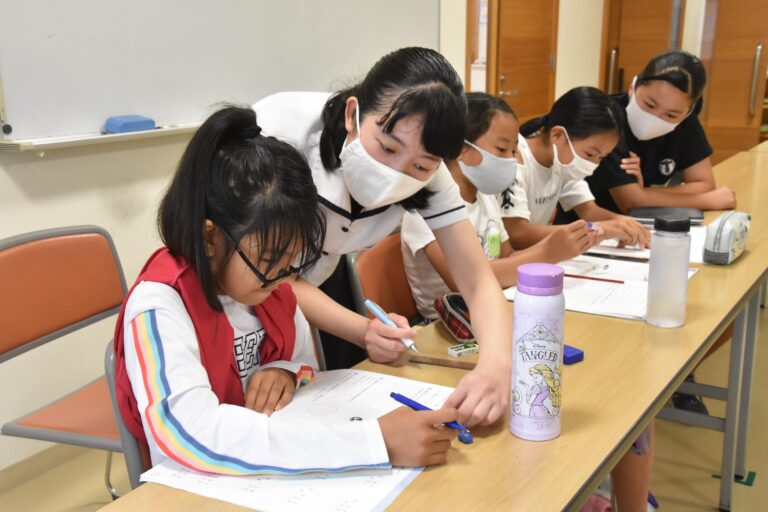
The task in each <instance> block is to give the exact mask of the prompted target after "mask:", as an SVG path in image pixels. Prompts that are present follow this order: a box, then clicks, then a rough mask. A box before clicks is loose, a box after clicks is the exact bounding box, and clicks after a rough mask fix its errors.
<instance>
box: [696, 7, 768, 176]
mask: <svg viewBox="0 0 768 512" xmlns="http://www.w3.org/2000/svg"><path fill="white" fill-rule="evenodd" d="M766 20H768V1H766V0H709V1H708V2H707V9H706V11H705V23H704V33H703V44H702V52H701V57H702V61H704V64H705V66H706V67H707V76H708V84H707V88H706V90H705V92H704V110H703V111H702V114H701V116H700V118H701V120H702V123H703V124H704V128H705V129H706V132H707V137H708V138H709V141H710V143H711V144H712V147H713V148H714V149H715V154H714V155H713V161H714V162H715V163H717V162H720V161H722V160H725V159H726V158H728V157H730V156H732V155H734V154H736V153H738V152H739V151H744V150H747V149H749V148H751V147H753V146H755V145H756V144H758V143H759V142H760V129H761V125H762V124H763V122H764V120H765V114H764V112H765V104H764V102H763V99H764V98H765V95H766V78H765V77H766V74H765V73H766V61H767V60H768V59H766V57H767V54H768V23H766Z"/></svg>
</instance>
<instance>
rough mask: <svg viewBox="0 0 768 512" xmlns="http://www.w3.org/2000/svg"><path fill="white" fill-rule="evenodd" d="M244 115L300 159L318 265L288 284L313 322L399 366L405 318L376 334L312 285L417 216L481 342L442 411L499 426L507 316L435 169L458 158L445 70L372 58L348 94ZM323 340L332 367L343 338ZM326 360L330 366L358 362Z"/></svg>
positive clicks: (414, 57) (462, 102) (456, 96)
mask: <svg viewBox="0 0 768 512" xmlns="http://www.w3.org/2000/svg"><path fill="white" fill-rule="evenodd" d="M253 108H254V110H256V112H257V114H258V116H259V122H260V123H261V124H262V126H263V127H264V132H265V133H267V134H269V135H274V136H275V137H277V138H279V139H282V140H285V141H287V142H290V143H291V144H292V145H293V146H294V147H296V148H298V149H299V150H301V151H302V153H304V155H305V157H306V158H307V161H308V162H309V166H310V168H311V170H312V177H313V180H314V182H315V185H316V186H317V189H318V195H319V200H320V204H321V207H322V210H323V213H324V214H325V219H326V236H325V244H324V246H323V256H322V258H321V260H320V262H319V263H318V266H317V269H316V270H315V271H313V273H312V274H310V275H309V276H308V279H307V280H299V281H298V282H296V283H295V284H294V290H295V292H296V296H297V298H298V300H299V304H300V305H301V308H302V310H303V311H304V312H305V314H306V315H307V318H308V319H309V321H310V322H311V323H312V325H314V326H316V327H318V328H319V329H320V330H322V331H325V332H327V333H329V334H332V335H334V336H336V337H338V338H341V339H343V340H350V341H351V342H352V343H353V344H354V345H357V347H361V348H364V349H365V350H367V352H368V356H369V357H370V358H371V359H372V360H374V361H379V362H388V361H394V360H396V359H398V358H399V357H400V355H401V354H402V352H403V350H404V348H403V344H402V343H401V342H400V341H399V340H397V339H396V338H404V337H412V336H414V335H415V332H414V331H413V330H412V329H411V328H410V327H409V326H408V323H407V320H406V319H405V318H403V317H401V316H399V315H392V318H393V320H394V321H395V322H397V324H398V325H399V326H400V327H399V328H392V327H386V326H385V325H384V324H382V323H381V322H380V321H379V320H373V321H370V320H369V319H368V318H367V317H364V316H362V315H358V314H357V313H355V312H353V311H351V310H350V309H347V308H345V307H343V306H341V305H340V304H339V303H338V302H337V301H335V300H334V299H335V298H336V297H337V296H334V295H332V297H333V298H331V297H329V296H328V295H326V293H324V291H323V290H321V289H318V287H317V286H316V285H318V284H320V283H323V282H324V281H326V279H327V278H328V277H329V276H330V275H331V273H332V272H333V271H334V269H335V267H336V265H337V263H339V261H340V260H341V256H343V255H344V254H347V253H350V252H353V251H359V250H362V249H365V248H368V247H371V246H373V245H375V244H376V243H377V242H379V241H380V240H382V239H383V238H384V237H386V236H387V235H388V234H389V233H390V232H392V230H393V229H395V228H396V227H397V226H398V225H399V224H400V221H401V220H402V217H403V214H404V213H405V211H406V210H411V209H412V210H415V211H418V212H419V214H420V215H421V216H422V217H423V218H424V220H425V221H426V222H427V224H428V225H429V227H430V228H431V229H432V230H433V231H434V233H435V238H436V239H437V242H438V243H439V244H440V246H441V247H443V249H444V251H445V254H446V260H447V262H448V266H449V267H450V269H451V274H452V276H453V278H454V280H455V282H456V286H457V287H458V288H459V290H461V293H462V294H463V295H464V297H465V299H466V301H467V303H468V305H469V307H470V308H472V310H473V311H477V313H476V314H475V316H474V317H473V321H474V327H475V334H476V336H477V338H478V340H479V341H480V343H482V345H483V351H482V353H481V355H480V361H479V363H478V364H477V366H476V367H475V369H474V370H472V371H470V372H469V373H468V374H467V375H466V376H465V377H464V378H463V379H462V380H461V381H460V382H459V383H458V386H457V387H456V391H455V392H454V393H453V394H452V395H451V397H449V399H448V401H447V402H446V404H447V406H449V407H457V408H458V409H459V413H460V421H461V422H462V423H466V424H469V425H472V424H478V423H490V422H493V421H495V420H497V419H498V418H500V417H501V415H502V414H503V412H504V411H505V410H506V408H507V406H508V404H509V384H510V382H509V371H510V366H511V353H512V351H511V340H512V318H511V315H510V312H509V308H508V306H507V304H506V301H505V300H504V296H503V294H502V292H501V288H500V287H499V283H498V282H497V281H496V279H495V277H494V275H493V272H492V271H491V269H490V267H489V265H488V263H487V259H486V258H485V255H484V254H483V252H482V250H481V248H480V246H479V245H478V244H476V243H474V240H475V233H474V229H473V228H472V225H471V224H470V223H469V221H468V220H467V213H466V208H465V206H464V203H463V201H462V200H461V197H460V196H459V192H458V188H457V187H456V184H455V183H454V182H453V180H452V179H451V176H450V173H449V172H448V170H447V169H446V167H445V165H444V163H443V161H444V160H450V159H454V158H456V157H457V156H458V154H459V152H460V151H461V148H462V145H463V142H462V141H463V138H464V116H465V111H466V97H465V95H464V86H463V84H462V83H461V79H460V78H459V76H458V74H457V73H456V71H455V70H454V69H453V67H451V65H450V64H449V63H448V61H447V60H446V59H445V57H443V56H442V55H440V53H438V52H436V51H434V50H430V49H427V48H402V49H400V50H397V51H394V52H392V53H390V54H388V55H385V56H384V57H382V58H381V59H380V60H379V61H378V62H377V63H376V64H374V66H373V67H372V68H371V69H370V71H369V72H368V73H367V74H366V76H365V78H364V79H363V80H362V81H361V82H360V83H358V84H356V85H354V86H352V87H350V88H348V89H345V90H343V91H340V92H338V93H335V94H331V95H329V94H321V93H288V92H284V93H278V94H274V95H272V96H269V97H267V98H264V99H263V100H261V101H259V102H258V103H256V104H255V105H254V106H253ZM342 261H343V260H342ZM344 284H346V283H344ZM339 288H341V289H339ZM339 288H337V289H335V290H334V289H330V288H326V289H325V291H328V292H330V293H332V294H335V293H336V292H339V295H338V296H341V295H342V294H343V293H344V292H345V291H348V286H342V287H339ZM369 325H370V326H373V327H372V328H371V329H369ZM366 333H368V334H372V335H371V336H368V335H367V334H366ZM323 343H324V346H325V349H326V350H325V354H326V358H327V359H331V360H332V359H334V356H335V352H337V351H342V350H344V348H346V347H352V344H350V343H346V342H344V341H341V342H338V343H337V342H335V341H334V343H333V345H331V346H330V347H329V346H328V345H326V339H325V337H324V338H323ZM357 347H352V348H357ZM361 352H362V351H361ZM357 357H358V359H357V360H361V359H362V358H363V357H365V352H362V353H361V354H358V355H357ZM334 362H335V364H334V366H335V367H340V366H341V364H346V365H349V364H354V363H355V362H356V360H355V359H348V360H346V361H338V360H336V361H334ZM340 363H341V364H340ZM329 367H331V364H329Z"/></svg>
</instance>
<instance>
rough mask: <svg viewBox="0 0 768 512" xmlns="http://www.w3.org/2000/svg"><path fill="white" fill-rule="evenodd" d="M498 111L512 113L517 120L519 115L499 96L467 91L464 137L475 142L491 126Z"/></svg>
mask: <svg viewBox="0 0 768 512" xmlns="http://www.w3.org/2000/svg"><path fill="white" fill-rule="evenodd" d="M498 113H503V114H510V115H512V117H514V118H515V120H517V115H516V114H515V112H514V111H513V110H512V108H511V107H510V106H509V105H507V102H506V101H504V100H502V99H501V98H499V97H497V96H491V95H490V94H487V93H484V92H470V93H467V118H466V121H465V126H464V139H465V140H468V141H469V142H475V141H476V140H477V139H479V138H480V137H481V136H482V135H483V134H484V133H485V132H487V131H488V128H490V126H491V120H492V119H493V116H495V115H496V114H498Z"/></svg>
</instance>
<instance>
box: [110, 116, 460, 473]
mask: <svg viewBox="0 0 768 512" xmlns="http://www.w3.org/2000/svg"><path fill="white" fill-rule="evenodd" d="M158 226H159V230H160V236H161V238H162V240H163V243H164V246H163V247H162V248H160V249H158V250H157V251H156V252H155V253H154V254H152V256H150V258H149V260H148V261H147V263H146V264H145V265H144V268H143V269H142V270H141V272H140V274H139V277H138V278H137V280H136V283H135V284H134V286H133V287H132V288H131V290H130V291H129V293H128V295H127V296H126V298H125V301H124V303H123V306H122V308H121V310H120V314H119V316H118V321H117V325H116V328H115V338H114V340H115V341H114V342H115V361H116V364H115V380H116V394H117V400H118V405H119V409H120V414H121V416H122V417H123V419H124V421H125V423H126V425H127V427H128V429H129V430H130V431H131V433H132V434H133V435H134V436H135V437H136V439H137V440H138V441H139V442H140V444H142V445H143V446H144V447H145V448H147V449H148V451H149V454H150V457H151V460H152V463H153V464H158V463H160V462H162V461H165V460H167V459H171V460H173V461H175V462H176V463H178V464H181V465H183V466H185V467H188V468H191V469H194V470H198V471H204V472H208V473H221V474H235V475H242V474H252V473H262V472H273V473H300V472H303V471H317V470H320V469H324V470H328V471H343V470H346V469H355V468H359V467H371V468H377V467H389V466H390V464H396V465H403V466H421V465H424V464H434V463H438V462H443V461H444V460H445V455H446V452H447V450H448V448H449V445H450V442H446V441H450V440H451V438H452V437H453V434H452V433H451V432H448V430H449V429H436V428H434V427H433V425H436V424H441V423H444V422H446V421H452V420H455V419H456V418H457V417H458V412H457V411H456V410H455V409H442V410H439V411H432V412H415V411H410V410H406V409H398V410H396V411H394V412H391V413H389V414H386V415H384V416H382V417H381V418H378V419H375V418H374V419H369V420H367V421H362V422H354V423H350V422H348V421H345V422H343V423H340V424H338V425H333V424H331V425H322V424H320V423H311V422H310V423H309V424H307V423H305V424H301V422H299V423H296V421H286V420H281V419H280V418H279V417H273V416H271V415H272V412H274V411H277V410H280V409H281V408H283V407H284V406H285V405H286V404H287V403H288V402H290V400H291V398H292V396H293V390H294V389H295V388H296V387H298V385H299V384H301V383H303V382H306V381H307V380H308V379H309V378H311V377H312V375H313V374H314V372H315V371H316V369H317V367H318V363H317V357H316V354H315V351H314V345H313V343H312V339H311V336H310V329H309V325H308V323H307V320H306V319H305V317H304V315H303V313H302V312H301V310H300V309H299V308H298V307H297V305H296V297H295V296H294V294H293V291H292V289H291V286H290V284H289V281H293V280H295V279H296V278H297V277H300V276H302V275H304V274H305V273H306V272H308V271H309V270H310V269H311V267H312V266H313V265H314V264H315V263H316V262H317V260H318V259H319V257H320V255H321V248H322V244H323V238H324V236H325V217H324V215H323V213H322V212H321V210H320V207H319V203H318V196H317V189H316V188H315V186H314V184H313V182H312V175H311V172H310V170H309V167H308V166H307V162H306V160H305V159H304V157H303V156H302V155H301V154H300V153H299V152H298V151H296V150H295V149H294V148H292V147H291V146H290V145H288V144H286V143H284V142H281V141H278V140H277V139H274V138H272V137H265V136H264V135H262V134H261V128H260V127H259V126H258V124H257V123H256V115H255V113H254V112H253V110H251V109H249V108H238V107H226V108H223V109H221V110H219V111H218V112H216V113H214V114H213V115H212V116H211V117H210V118H208V120H206V121H205V122H204V123H203V124H202V126H201V127H200V128H199V130H198V131H197V133H195V135H194V136H193V137H192V140H191V141H190V143H189V146H188V147H187V149H186V150H185V152H184V155H183V156H182V158H181V162H180V163H179V167H178V169H177V171H176V174H175V175H174V177H173V180H172V182H171V184H170V186H169V188H168V190H167V191H166V193H165V197H164V198H163V200H162V203H161V205H160V210H159V212H158ZM413 429H416V430H419V431H420V433H419V434H417V435H416V436H411V435H409V436H400V435H399V432H402V431H408V430H413Z"/></svg>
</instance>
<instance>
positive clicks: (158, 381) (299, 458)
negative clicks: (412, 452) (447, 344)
mask: <svg viewBox="0 0 768 512" xmlns="http://www.w3.org/2000/svg"><path fill="white" fill-rule="evenodd" d="M220 299H223V300H221V303H222V306H223V309H224V313H225V314H226V316H227V320H228V321H229V322H230V324H231V326H232V328H233V330H234V335H233V336H234V339H233V344H232V348H231V349H230V350H233V351H234V353H235V359H236V361H237V363H238V371H239V373H240V378H241V382H242V385H243V389H244V390H245V389H246V386H247V383H248V381H249V380H250V378H251V376H252V375H253V374H254V373H255V372H256V371H257V370H261V369H264V368H283V369H286V370H289V371H291V372H294V373H296V372H297V371H298V370H299V369H300V368H301V367H302V366H311V367H313V368H314V369H315V371H316V370H317V359H316V357H315V352H314V345H313V343H312V339H311V335H310V330H309V324H308V323H307V320H306V318H305V317H304V315H303V313H302V312H301V310H300V309H299V308H298V307H297V308H296V313H295V314H294V324H295V326H296V338H295V345H294V350H293V354H292V357H291V360H290V361H273V362H271V363H269V364H264V365H262V364H261V361H259V348H260V344H261V342H262V341H263V339H264V328H263V327H262V324H261V322H260V321H259V318H258V317H257V316H256V315H255V314H254V312H253V309H252V308H251V307H249V306H246V305H245V304H240V303H237V302H235V301H234V300H232V299H231V298H229V297H220ZM123 332H124V346H125V366H126V370H127V372H128V377H129V379H130V381H131V388H132V390H133V393H134V395H135V397H136V402H137V407H138V410H139V411H140V414H141V419H142V424H143V426H144V432H145V434H146V437H147V441H148V443H149V451H150V456H151V458H152V463H153V465H156V464H159V463H161V462H164V461H166V460H170V461H172V462H171V463H172V464H180V465H182V466H185V467H189V468H192V469H196V470H200V471H206V472H211V473H223V474H253V473H259V472H265V471H266V472H277V473H280V472H289V473H292V472H297V471H303V470H307V469H310V468H312V469H313V470H318V469H322V468H326V469H336V470H338V469H348V468H354V467H358V466H370V467H382V466H388V465H389V460H388V455H387V449H386V446H385V444H384V438H383V436H382V434H381V429H380V428H379V423H378V421H377V420H376V418H371V419H367V420H365V421H360V422H341V423H339V424H334V425H323V424H322V423H318V422H307V421H293V420H292V421H284V420H282V419H281V418H280V417H279V415H273V416H271V417H269V416H267V415H265V414H261V413H257V412H255V411H253V410H251V409H246V408H245V407H240V406H237V405H232V404H221V403H219V399H218V398H217V396H216V395H215V394H214V392H213V390H212V389H211V384H210V380H209V378H208V373H207V372H206V370H205V367H204V366H203V364H202V361H201V355H200V349H199V345H198V340H197V334H196V332H195V328H194V325H193V324H192V319H191V318H190V316H189V313H188V312H187V309H186V307H185V306H184V302H183V301H182V299H181V296H180V295H179V294H178V293H177V292H176V290H174V289H173V288H171V287H170V286H167V285H164V284H161V283H155V282H149V281H142V282H141V283H139V284H138V285H137V286H136V287H135V288H134V290H133V292H132V293H131V296H130V297H129V299H128V303H127V304H126V308H125V316H124V323H123ZM134 332H135V333H136V336H134ZM224 348H226V347H224ZM222 357H224V355H222Z"/></svg>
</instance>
